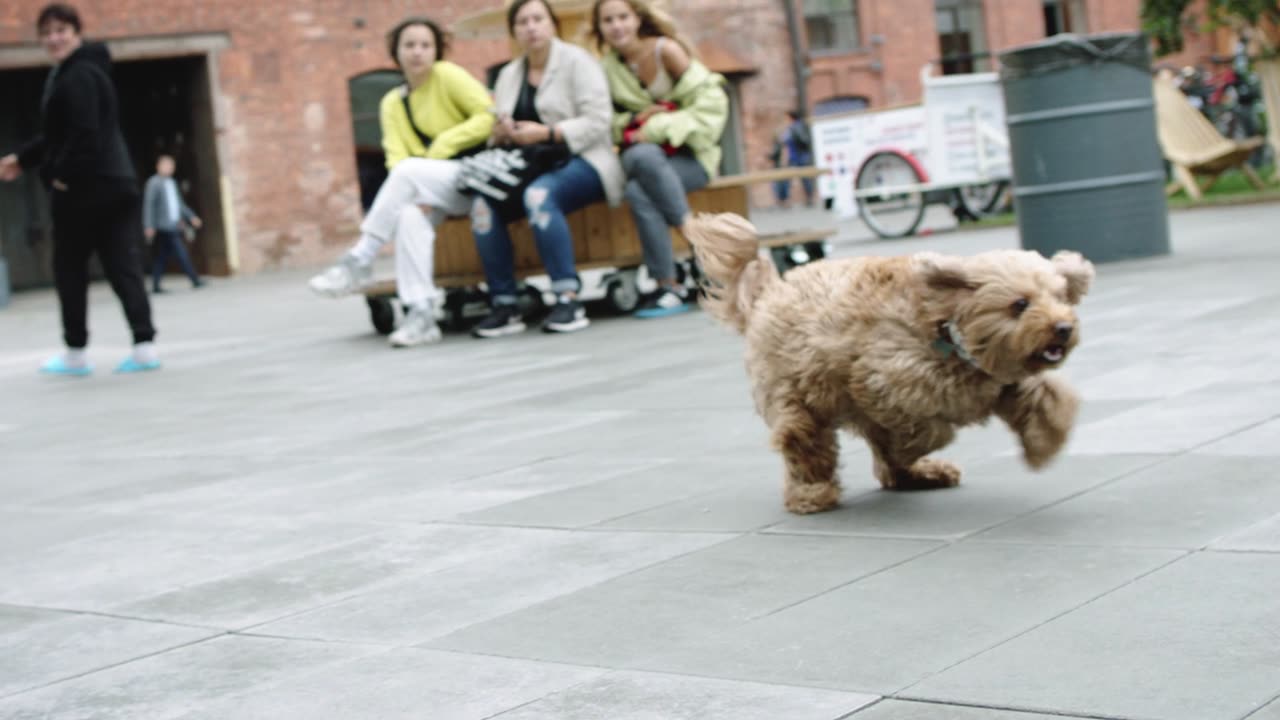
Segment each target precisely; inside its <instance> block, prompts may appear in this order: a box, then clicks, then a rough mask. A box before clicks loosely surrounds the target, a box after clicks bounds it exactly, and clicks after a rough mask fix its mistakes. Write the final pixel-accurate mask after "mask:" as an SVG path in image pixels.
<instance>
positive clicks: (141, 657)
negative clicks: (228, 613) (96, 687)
mask: <svg viewBox="0 0 1280 720" xmlns="http://www.w3.org/2000/svg"><path fill="white" fill-rule="evenodd" d="M230 634H231V633H228V632H219V633H215V634H213V635H210V636H208V637H203V638H199V639H197V640H190V641H188V642H184V643H179V644H177V645H173V646H171V647H167V648H162V649H160V650H156V651H154V652H149V653H144V654H142V655H138V656H136V657H131V658H128V659H126V660H120V661H117V662H113V663H108V664H106V665H100V666H98V667H95V668H93V669H91V670H85V671H84V672H79V673H75V674H74V675H68V676H67V677H63V678H58V679H57V680H51V681H49V682H46V683H41V684H39V685H33V686H32V687H29V688H24V689H22V690H17V691H15V692H11V693H4V694H0V700H5V699H7V698H11V697H16V696H18V695H23V694H25V693H29V692H35V691H37V690H43V689H45V688H49V687H53V686H54V685H60V684H62V683H65V682H70V681H72V680H78V679H80V678H82V677H88V676H90V675H95V674H97V673H100V672H105V671H107V670H111V669H113V668H118V667H122V666H124V665H128V664H130V663H135V662H138V661H139V660H146V659H147V658H152V657H156V656H159V655H164V654H165V653H169V652H173V651H174V650H181V649H183V648H188V647H192V646H195V645H199V644H201V643H205V642H209V641H210V640H216V639H218V638H220V637H227V636H229V635H230Z"/></svg>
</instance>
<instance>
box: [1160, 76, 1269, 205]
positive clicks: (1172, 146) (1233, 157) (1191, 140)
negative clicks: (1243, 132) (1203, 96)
mask: <svg viewBox="0 0 1280 720" xmlns="http://www.w3.org/2000/svg"><path fill="white" fill-rule="evenodd" d="M1154 86H1155V100H1156V129H1157V132H1158V135H1159V139H1160V149H1161V150H1162V151H1163V152H1164V156H1165V159H1167V160H1168V161H1169V163H1170V164H1171V165H1172V166H1173V177H1174V181H1173V182H1172V183H1170V184H1169V187H1168V188H1167V191H1168V193H1169V194H1170V195H1172V194H1174V193H1176V192H1177V191H1178V189H1179V188H1181V189H1184V190H1186V191H1187V194H1188V195H1190V196H1191V197H1192V198H1195V199H1196V200H1199V199H1201V198H1203V197H1204V191H1205V190H1208V189H1209V188H1210V187H1212V186H1213V184H1214V183H1215V182H1217V180H1218V178H1219V177H1220V176H1221V175H1222V173H1223V172H1225V171H1227V170H1230V169H1232V168H1239V170H1240V172H1242V173H1244V176H1245V177H1246V178H1247V179H1248V180H1249V184H1251V185H1253V186H1254V187H1255V188H1257V189H1258V190H1262V189H1263V188H1265V187H1266V185H1264V184H1263V182H1262V179H1261V178H1259V177H1258V173H1256V172H1254V170H1253V168H1252V167H1249V164H1248V162H1247V161H1248V159H1249V155H1250V154H1251V153H1252V152H1253V151H1254V150H1257V149H1258V148H1259V147H1261V146H1262V143H1263V142H1264V139H1263V138H1261V137H1255V138H1247V139H1245V140H1231V139H1228V138H1225V137H1223V136H1222V133H1220V132H1218V129H1217V128H1215V127H1214V126H1213V123H1211V122H1209V119H1208V118H1206V117H1205V116H1204V115H1202V114H1200V111H1199V110H1196V109H1195V107H1194V106H1192V104H1191V103H1190V102H1189V101H1188V100H1187V98H1186V96H1185V95H1183V94H1182V92H1181V91H1179V90H1178V88H1176V87H1174V85H1173V83H1172V82H1171V81H1169V80H1168V79H1166V78H1163V77H1157V78H1156V79H1155V83H1154ZM1202 175H1203V176H1207V178H1208V179H1207V181H1206V182H1205V183H1204V184H1203V185H1201V184H1199V183H1198V182H1197V179H1196V178H1197V176H1202Z"/></svg>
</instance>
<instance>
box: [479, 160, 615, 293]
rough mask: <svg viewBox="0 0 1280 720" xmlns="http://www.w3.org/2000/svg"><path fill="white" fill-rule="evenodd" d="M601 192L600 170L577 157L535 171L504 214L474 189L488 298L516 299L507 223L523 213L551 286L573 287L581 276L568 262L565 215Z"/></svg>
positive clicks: (569, 247)
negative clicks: (519, 199)
mask: <svg viewBox="0 0 1280 720" xmlns="http://www.w3.org/2000/svg"><path fill="white" fill-rule="evenodd" d="M604 197H605V196H604V185H603V184H602V183H601V182H600V176H599V175H598V174H597V173H596V170H595V168H593V167H591V164H590V163H588V162H587V161H586V160H583V159H582V158H581V157H574V158H573V159H572V160H570V161H569V162H568V163H567V164H566V165H564V166H563V167H560V168H557V169H555V170H552V171H551V172H548V173H545V174H543V175H540V176H539V177H538V179H537V180H534V181H533V182H532V183H530V184H529V187H527V188H526V189H525V191H524V203H523V205H519V204H517V205H515V206H514V208H513V209H512V210H510V211H509V212H508V214H507V216H506V217H503V216H501V215H500V214H499V205H498V204H496V203H494V202H493V201H492V200H490V199H489V198H488V197H487V196H484V195H477V196H476V199H475V201H474V203H473V204H472V207H471V234H472V235H474V236H475V239H476V249H477V250H478V251H479V253H480V261H481V263H482V264H483V265H484V276H485V281H486V282H487V283H488V285H489V296H490V297H491V298H492V300H493V304H495V305H504V304H505V305H514V304H515V302H516V271H515V250H514V249H513V248H512V246H511V235H510V234H509V233H508V232H507V223H509V222H512V221H515V220H519V219H520V218H522V217H528V218H529V225H530V226H531V227H532V228H533V237H534V241H535V242H536V243H537V245H538V255H539V256H540V257H541V258H542V265H543V266H544V267H545V268H546V269H547V275H548V276H550V278H551V290H552V291H553V292H557V293H561V292H577V291H578V289H579V285H580V282H579V280H578V271H577V269H576V268H575V267H574V262H573V236H572V235H570V234H569V222H568V220H566V219H565V216H566V215H568V214H569V213H571V212H573V211H575V210H578V209H580V208H584V207H586V206H587V205H590V204H591V203H594V202H599V201H600V200H603V199H604ZM508 207H511V206H510V205H508Z"/></svg>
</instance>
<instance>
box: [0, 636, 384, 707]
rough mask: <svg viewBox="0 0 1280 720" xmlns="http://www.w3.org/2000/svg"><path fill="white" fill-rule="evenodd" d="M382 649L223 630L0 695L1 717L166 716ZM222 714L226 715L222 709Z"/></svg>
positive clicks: (224, 699)
mask: <svg viewBox="0 0 1280 720" xmlns="http://www.w3.org/2000/svg"><path fill="white" fill-rule="evenodd" d="M373 652H381V650H380V649H374V648H367V647H360V646H357V645H349V644H333V643H312V642H302V641H297V640H280V639H275V638H253V637H223V638H218V639H214V640H209V641H206V642H202V643H199V644H196V645H190V646H187V647H182V648H179V649H176V650H171V651H169V652H166V653H163V654H159V655H151V656H149V657H146V658H143V659H140V660H135V661H133V662H130V663H126V664H122V665H111V666H104V667H102V668H101V669H99V670H98V671H97V672H94V673H92V674H87V675H84V676H82V677H78V678H75V679H71V680H67V681H65V682H60V683H57V684H55V685H50V686H48V687H44V688H41V689H38V690H33V691H31V692H25V693H21V694H18V695H12V696H9V697H7V698H3V699H0V717H3V718H5V719H6V720H46V719H48V718H57V719H58V720H137V719H138V718H148V720H153V719H154V720H169V719H170V718H176V717H179V716H181V715H184V714H187V713H189V712H191V711H192V710H195V709H199V708H202V707H207V706H211V705H213V704H214V703H217V702H222V701H226V700H227V699H228V698H232V697H235V696H238V695H242V694H245V693H247V692H250V691H252V690H253V689H255V688H257V687H270V686H272V685H274V684H277V683H279V682H281V681H283V680H284V679H286V678H289V677H292V676H298V675H306V674H309V673H314V672H317V671H318V670H319V669H321V668H324V667H325V666H329V665H335V664H338V663H342V662H344V661H347V660H351V659H353V658H357V657H361V656H363V655H368V654H370V653H373ZM224 717H225V716H224Z"/></svg>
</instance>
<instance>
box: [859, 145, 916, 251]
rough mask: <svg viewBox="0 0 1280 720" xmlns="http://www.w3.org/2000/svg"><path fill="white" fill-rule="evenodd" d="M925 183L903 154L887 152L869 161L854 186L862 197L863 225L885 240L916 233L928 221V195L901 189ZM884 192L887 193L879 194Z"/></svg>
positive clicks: (863, 166) (860, 205) (863, 164)
mask: <svg viewBox="0 0 1280 720" xmlns="http://www.w3.org/2000/svg"><path fill="white" fill-rule="evenodd" d="M922 181H923V178H921V177H920V174H919V173H918V172H916V168H915V166H914V165H912V164H911V162H910V161H908V160H907V158H906V157H905V156H903V155H902V154H901V153H898V152H895V151H892V150H883V151H881V152H878V153H875V154H874V155H872V156H871V157H869V158H867V161H866V162H864V163H862V167H861V168H859V169H858V177H857V179H855V180H854V185H853V187H854V189H855V190H857V191H858V193H859V194H858V195H856V196H855V197H856V198H857V201H858V212H859V213H860V214H861V215H862V220H863V222H865V223H866V224H867V227H869V228H871V229H872V231H874V232H875V234H876V235H879V236H880V237H882V238H899V237H906V236H907V235H910V234H912V233H914V232H915V231H916V228H917V227H919V226H920V221H921V220H923V219H924V193H923V192H921V191H920V190H903V189H900V188H903V187H906V186H911V185H919V184H920V183H921V182H922ZM880 188H883V189H884V191H883V192H875V191H877V190H879V189H880ZM895 188H899V189H895ZM866 191H873V192H869V193H868V192H866ZM863 193H865V194H863Z"/></svg>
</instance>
